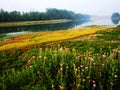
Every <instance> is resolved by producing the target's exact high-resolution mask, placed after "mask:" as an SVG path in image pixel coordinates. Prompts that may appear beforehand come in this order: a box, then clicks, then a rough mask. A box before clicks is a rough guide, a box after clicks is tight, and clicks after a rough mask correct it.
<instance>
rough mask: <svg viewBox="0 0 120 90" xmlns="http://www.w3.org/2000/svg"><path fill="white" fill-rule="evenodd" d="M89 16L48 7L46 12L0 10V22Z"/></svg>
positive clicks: (79, 18)
mask: <svg viewBox="0 0 120 90" xmlns="http://www.w3.org/2000/svg"><path fill="white" fill-rule="evenodd" d="M89 18H90V16H89V15H85V14H76V13H74V12H73V11H68V10H62V9H55V8H49V9H47V10H46V12H38V11H31V12H19V11H11V12H8V11H5V10H3V9H1V10H0V22H9V21H33V20H36V21H37V20H53V19H71V20H89Z"/></svg>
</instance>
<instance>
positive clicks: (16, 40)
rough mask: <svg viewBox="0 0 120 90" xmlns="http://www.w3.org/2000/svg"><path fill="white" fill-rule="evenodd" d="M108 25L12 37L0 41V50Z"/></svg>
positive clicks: (69, 35)
mask: <svg viewBox="0 0 120 90" xmlns="http://www.w3.org/2000/svg"><path fill="white" fill-rule="evenodd" d="M107 29H108V27H102V26H91V27H86V28H80V29H73V30H61V31H51V32H40V33H34V34H27V35H22V36H18V37H13V38H12V39H10V40H8V41H6V42H0V50H8V49H12V48H21V47H25V46H31V45H36V44H40V43H45V42H53V41H60V40H67V39H71V38H77V37H80V36H83V35H89V34H94V33H96V32H97V31H99V30H107Z"/></svg>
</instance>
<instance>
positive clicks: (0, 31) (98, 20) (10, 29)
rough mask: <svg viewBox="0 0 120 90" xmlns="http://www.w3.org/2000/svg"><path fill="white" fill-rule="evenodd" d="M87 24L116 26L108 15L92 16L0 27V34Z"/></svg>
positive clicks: (68, 27)
mask: <svg viewBox="0 0 120 90" xmlns="http://www.w3.org/2000/svg"><path fill="white" fill-rule="evenodd" d="M119 24H120V23H118V24H117V25H119ZM89 25H105V26H116V25H115V24H113V22H112V21H111V18H110V17H104V18H103V17H102V18H101V17H93V18H91V20H90V21H88V22H80V21H74V22H67V23H59V24H41V25H33V26H22V27H21V26H20V27H6V28H0V34H1V35H3V34H4V35H16V34H24V33H31V32H41V31H55V30H69V29H73V28H80V27H84V26H89Z"/></svg>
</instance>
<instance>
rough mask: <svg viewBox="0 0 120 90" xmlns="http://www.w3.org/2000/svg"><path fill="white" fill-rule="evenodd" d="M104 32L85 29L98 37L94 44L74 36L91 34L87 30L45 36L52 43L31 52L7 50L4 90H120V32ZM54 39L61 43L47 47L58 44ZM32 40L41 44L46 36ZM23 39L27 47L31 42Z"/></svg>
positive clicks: (1, 65) (1, 57)
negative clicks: (76, 38) (75, 38)
mask: <svg viewBox="0 0 120 90" xmlns="http://www.w3.org/2000/svg"><path fill="white" fill-rule="evenodd" d="M99 28H100V27H99ZM104 29H105V28H100V29H99V30H101V31H98V29H97V30H96V29H95V27H91V28H86V29H85V30H86V31H87V32H90V33H89V34H91V33H92V34H93V33H97V36H96V39H94V40H74V39H72V38H73V37H71V36H76V35H78V36H80V35H85V34H88V33H85V32H84V30H83V31H82V32H83V33H84V34H81V32H80V30H79V29H77V30H75V31H74V30H73V31H72V30H71V31H70V32H69V31H66V32H64V34H62V33H63V31H58V32H57V33H56V32H53V33H52V32H48V33H49V34H46V33H45V36H44V38H45V37H51V39H50V40H49V39H48V40H47V41H46V42H42V41H41V43H37V44H34V45H33V46H28V47H29V48H30V49H29V50H28V49H26V48H12V49H11V48H9V50H8V49H5V48H7V46H6V47H5V48H4V49H1V51H0V73H1V74H0V89H1V90H117V89H118V90H119V88H120V86H119V83H120V73H119V72H120V42H119V40H120V36H119V35H120V28H119V27H116V28H111V29H108V28H107V31H105V30H104ZM78 31H79V33H78ZM36 35H38V37H36ZM43 35H44V34H43ZM52 35H53V36H54V35H56V36H55V37H56V38H57V36H59V37H58V38H59V41H57V42H51V43H47V42H48V41H54V40H53V36H52ZM63 35H65V37H69V38H68V39H70V40H64V41H61V40H62V39H67V38H62V37H63ZM67 35H68V36H67ZM28 36H29V35H28ZM28 36H27V39H28ZM78 36H77V37H78ZM114 36H115V37H116V38H115V37H114ZM107 37H108V38H109V39H108V38H107ZM19 38H20V37H19ZM29 38H30V40H29V41H31V39H32V38H33V41H34V40H38V41H40V40H41V39H42V38H43V36H42V38H40V36H39V34H35V37H32V38H31V35H30V37H29ZM21 39H23V40H24V41H22V40H20V41H21V42H23V43H24V42H26V41H27V39H26V37H24V36H22V38H21ZM54 39H55V38H54ZM56 40H58V39H56ZM38 41H37V42H38ZM27 43H28V41H27ZM13 44H14V43H13ZM2 45H3V46H4V45H7V44H5V43H4V44H1V46H0V47H2ZM9 45H11V43H9ZM15 45H16V44H15Z"/></svg>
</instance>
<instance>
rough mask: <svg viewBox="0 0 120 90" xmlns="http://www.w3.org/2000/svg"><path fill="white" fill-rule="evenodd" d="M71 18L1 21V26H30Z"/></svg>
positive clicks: (67, 20) (65, 20) (62, 21)
mask: <svg viewBox="0 0 120 90" xmlns="http://www.w3.org/2000/svg"><path fill="white" fill-rule="evenodd" d="M70 21H71V20H69V19H58V20H43V21H20V22H0V27H13V26H28V25H39V24H56V23H65V22H70Z"/></svg>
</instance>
